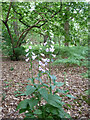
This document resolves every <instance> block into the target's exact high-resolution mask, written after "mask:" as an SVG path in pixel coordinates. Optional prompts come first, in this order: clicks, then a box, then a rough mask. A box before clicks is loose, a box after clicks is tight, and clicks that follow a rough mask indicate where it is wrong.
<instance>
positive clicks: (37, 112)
mask: <svg viewBox="0 0 90 120" xmlns="http://www.w3.org/2000/svg"><path fill="white" fill-rule="evenodd" d="M34 114H37V115H40V114H42V111H41V110H39V109H37V110H35V111H34Z"/></svg>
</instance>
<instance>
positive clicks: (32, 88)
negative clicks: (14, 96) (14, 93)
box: [25, 85, 36, 95]
mask: <svg viewBox="0 0 90 120" xmlns="http://www.w3.org/2000/svg"><path fill="white" fill-rule="evenodd" d="M35 90H36V88H35V87H33V86H30V85H28V86H27V87H26V91H25V93H26V95H30V94H32V93H33V92H34V91H35Z"/></svg>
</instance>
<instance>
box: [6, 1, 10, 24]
mask: <svg viewBox="0 0 90 120" xmlns="http://www.w3.org/2000/svg"><path fill="white" fill-rule="evenodd" d="M11 5H12V2H10V5H9V9H8V13H7V17H6V20H5V22H6V23H7V21H8V17H9V13H10V10H11Z"/></svg>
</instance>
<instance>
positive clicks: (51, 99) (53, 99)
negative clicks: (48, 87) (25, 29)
mask: <svg viewBox="0 0 90 120" xmlns="http://www.w3.org/2000/svg"><path fill="white" fill-rule="evenodd" d="M60 100H61V98H60V97H59V96H57V95H52V94H49V95H48V100H47V103H48V104H50V105H52V106H54V107H57V108H59V107H61V106H62V105H63V103H62V102H61V101H60Z"/></svg>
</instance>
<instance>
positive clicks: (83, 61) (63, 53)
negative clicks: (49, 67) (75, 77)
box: [53, 46, 88, 66]
mask: <svg viewBox="0 0 90 120" xmlns="http://www.w3.org/2000/svg"><path fill="white" fill-rule="evenodd" d="M87 56H88V47H82V46H73V47H60V48H59V50H58V56H57V59H56V60H55V62H54V63H53V64H64V65H67V66H68V65H78V66H81V65H82V66H87Z"/></svg>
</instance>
